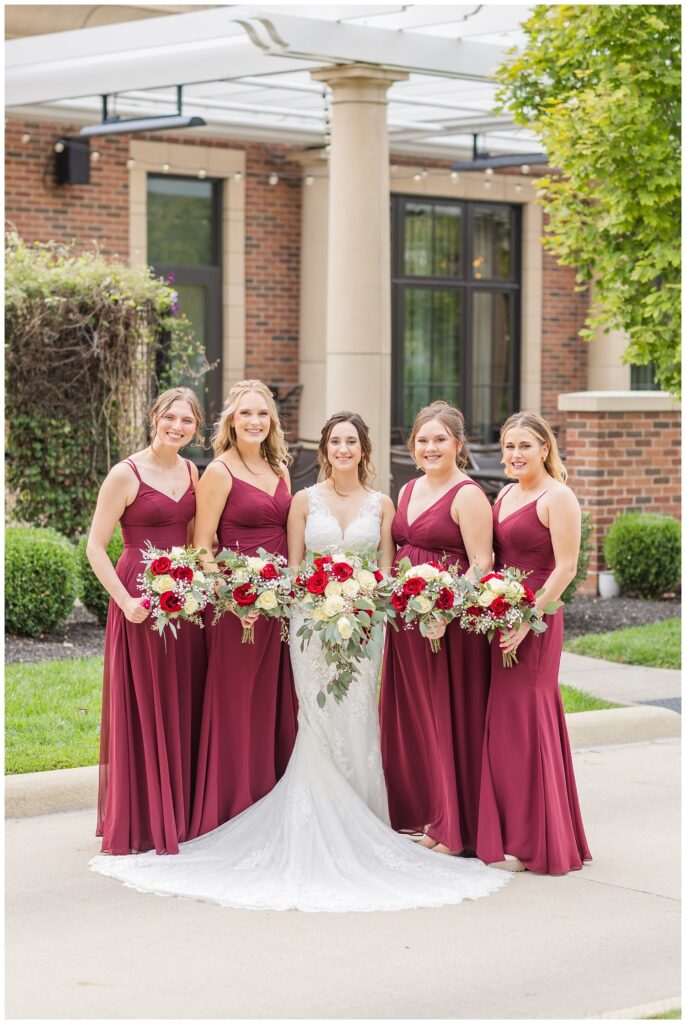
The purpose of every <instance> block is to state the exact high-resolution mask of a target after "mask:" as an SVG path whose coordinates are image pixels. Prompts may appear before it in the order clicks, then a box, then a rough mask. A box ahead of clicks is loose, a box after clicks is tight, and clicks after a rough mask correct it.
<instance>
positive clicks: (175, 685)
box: [96, 459, 206, 854]
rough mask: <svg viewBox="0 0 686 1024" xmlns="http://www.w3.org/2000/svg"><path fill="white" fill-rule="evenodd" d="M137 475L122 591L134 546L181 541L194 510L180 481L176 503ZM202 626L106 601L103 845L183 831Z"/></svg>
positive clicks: (130, 580)
mask: <svg viewBox="0 0 686 1024" xmlns="http://www.w3.org/2000/svg"><path fill="white" fill-rule="evenodd" d="M126 464H127V465H128V466H130V468H131V469H132V470H133V472H134V473H135V475H136V477H137V478H138V481H139V484H138V493H137V494H136V497H135V498H134V500H133V501H132V502H131V504H130V505H129V506H128V508H126V509H125V511H124V514H123V516H122V517H121V528H122V534H123V538H124V551H123V553H122V555H121V558H120V559H119V561H118V562H117V566H116V572H117V575H118V577H119V579H120V580H121V581H122V583H123V584H124V586H125V587H126V589H127V590H128V592H129V594H131V596H132V597H133V596H135V595H136V594H138V593H139V589H138V583H137V577H138V575H139V573H141V572H142V571H143V569H144V568H145V564H144V562H143V561H142V560H141V554H140V553H141V548H144V547H145V542H146V541H148V540H149V541H150V543H151V544H153V545H154V546H155V547H158V548H167V549H168V548H171V547H174V546H179V545H184V544H186V543H187V531H188V524H189V523H190V521H191V520H192V519H193V517H194V515H195V491H194V488H193V480H192V477H191V476H190V474H191V469H190V463H188V462H187V465H188V475H189V478H190V482H189V484H188V489H187V490H186V492H185V494H183V496H182V497H181V498H179V500H178V501H175V500H174V499H173V498H170V497H169V496H168V495H166V494H163V493H162V492H161V491H158V490H156V489H155V488H154V487H151V486H150V485H149V484H146V483H145V481H144V480H142V479H141V476H140V473H139V472H138V468H137V466H136V465H135V463H134V462H133V461H132V460H131V459H127V460H126ZM205 660H206V656H205V639H204V636H203V630H201V629H199V628H198V627H197V626H195V625H193V623H190V622H184V623H182V624H181V626H180V628H179V630H178V635H177V637H176V639H174V637H173V636H172V635H171V634H168V635H165V636H159V634H158V633H157V631H156V630H154V629H152V628H151V625H150V619H146V620H145V621H144V622H140V623H133V622H129V621H128V620H127V618H126V617H125V615H124V613H123V612H122V610H121V609H120V608H119V607H118V606H117V605H116V604H115V602H114V601H110V605H109V611H108V613H107V629H106V632H105V670H104V679H103V701H102V723H101V729H100V786H99V793H98V827H97V832H96V834H97V835H99V836H102V851H103V853H113V854H128V853H139V852H140V851H142V850H151V849H155V850H156V851H157V853H178V849H179V842H182V841H183V840H185V839H186V838H187V835H188V827H189V825H190V816H191V800H192V794H193V786H194V773H195V763H196V759H197V753H198V736H199V732H200V719H201V714H202V689H203V686H204V682H205Z"/></svg>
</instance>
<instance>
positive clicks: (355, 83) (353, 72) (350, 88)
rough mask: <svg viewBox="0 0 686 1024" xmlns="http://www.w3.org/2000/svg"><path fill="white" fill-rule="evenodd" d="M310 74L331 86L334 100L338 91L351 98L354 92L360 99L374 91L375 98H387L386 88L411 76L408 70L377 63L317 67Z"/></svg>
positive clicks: (316, 79) (318, 80) (317, 80)
mask: <svg viewBox="0 0 686 1024" xmlns="http://www.w3.org/2000/svg"><path fill="white" fill-rule="evenodd" d="M310 75H311V76H312V78H314V80H315V81H316V82H324V83H325V84H326V85H329V86H331V88H332V89H333V92H334V97H333V98H334V102H335V101H336V99H337V93H338V94H341V93H345V95H346V97H347V96H350V97H351V98H352V96H353V95H354V94H359V99H365V98H367V96H365V95H364V94H365V93H367V95H369V93H372V94H374V96H375V98H378V99H382V98H383V99H385V94H386V90H387V89H388V88H389V87H390V86H391V85H393V83H394V82H405V81H406V80H407V79H408V78H409V77H410V75H409V72H408V71H402V70H400V69H399V68H390V67H386V66H385V65H376V64H336V65H332V66H331V67H327V68H316V69H315V70H313V71H310Z"/></svg>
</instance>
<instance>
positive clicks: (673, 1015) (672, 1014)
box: [643, 1010, 681, 1020]
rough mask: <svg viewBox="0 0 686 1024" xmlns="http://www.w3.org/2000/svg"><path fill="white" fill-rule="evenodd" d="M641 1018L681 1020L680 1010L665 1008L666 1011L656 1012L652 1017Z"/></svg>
mask: <svg viewBox="0 0 686 1024" xmlns="http://www.w3.org/2000/svg"><path fill="white" fill-rule="evenodd" d="M643 1020H681V1010H667V1013H656V1014H655V1016H654V1017H644V1018H643Z"/></svg>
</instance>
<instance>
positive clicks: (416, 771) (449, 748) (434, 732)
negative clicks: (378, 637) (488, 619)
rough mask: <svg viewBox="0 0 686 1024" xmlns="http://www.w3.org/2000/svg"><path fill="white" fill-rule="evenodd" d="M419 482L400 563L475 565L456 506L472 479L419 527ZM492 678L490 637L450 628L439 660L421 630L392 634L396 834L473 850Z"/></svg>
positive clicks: (387, 704)
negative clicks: (416, 512)
mask: <svg viewBox="0 0 686 1024" xmlns="http://www.w3.org/2000/svg"><path fill="white" fill-rule="evenodd" d="M414 484H415V481H411V482H410V483H409V484H408V485H407V487H406V488H405V492H404V494H403V496H402V499H401V501H400V504H399V506H398V511H397V513H396V516H395V519H394V520H393V538H394V540H395V543H396V545H397V546H398V553H397V555H396V564H397V562H399V561H400V559H401V558H409V559H410V561H411V562H412V564H413V565H418V564H419V563H420V562H432V561H440V562H442V563H443V564H445V565H450V564H452V563H454V562H459V563H460V567H461V569H462V571H463V572H466V571H467V569H468V568H469V558H468V555H467V552H466V550H465V546H464V542H463V540H462V534H461V532H460V528H459V526H457V525H456V524H455V522H454V520H453V519H452V517H451V515H450V506H451V505H452V502H453V499H454V497H455V495H456V494H457V492H458V491H459V490H460V488H462V487H467V486H478V485H475V484H473V482H472V481H471V480H463V481H462V482H461V483H459V484H456V485H455V486H454V487H452V488H451V489H450V490H449V491H447V492H446V493H445V494H444V495H443V496H442V497H441V498H439V499H438V501H436V502H435V503H434V504H433V505H431V506H429V508H427V509H426V510H425V511H424V512H422V513H421V514H420V515H419V516H417V518H416V519H415V520H413V522H412V523H408V521H407V508H408V505H409V503H410V499H411V496H412V490H413V488H414ZM489 678H490V651H489V649H488V641H487V640H486V639H485V638H484V637H480V636H474V635H467V634H465V633H464V632H463V631H462V630H461V629H460V627H459V626H458V624H457V623H456V622H454V623H452V624H451V625H449V626H448V628H447V630H446V633H445V636H444V637H443V639H442V641H441V650H440V651H439V652H438V653H436V654H433V653H432V651H431V648H430V645H429V641H428V640H426V639H425V638H424V637H423V636H422V635H421V633H420V632H419V630H418V629H417V628H416V627H415V628H414V629H411V630H405V629H404V628H403V627H402V626H401V627H400V630H399V632H396V631H395V630H394V629H392V628H389V629H388V631H387V636H386V655H385V658H384V670H383V677H382V684H381V707H380V711H381V752H382V756H383V764H384V773H385V776H386V784H387V787H388V804H389V811H390V816H391V824H392V825H393V828H395V829H398V830H403V831H412V832H426V833H427V835H429V836H431V838H432V839H435V840H436V841H437V842H439V843H444V844H445V845H446V846H447V847H448V848H449V849H450V850H453V851H455V852H456V853H457V852H460V851H462V850H465V849H466V850H470V851H474V850H475V849H476V832H477V821H478V809H479V786H480V778H481V754H482V747H483V736H484V723H485V718H486V704H487V701H488V687H489Z"/></svg>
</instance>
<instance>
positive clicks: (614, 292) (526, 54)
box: [498, 4, 681, 394]
mask: <svg viewBox="0 0 686 1024" xmlns="http://www.w3.org/2000/svg"><path fill="white" fill-rule="evenodd" d="M522 28H523V30H524V32H525V33H526V41H525V43H524V45H523V46H522V47H520V48H519V49H518V51H516V52H513V55H512V57H511V58H509V59H508V60H507V62H506V63H505V64H504V65H503V66H502V67H501V69H500V70H499V72H498V77H499V79H500V82H501V83H502V90H501V93H500V100H501V102H502V103H503V106H504V107H506V108H507V109H508V110H510V111H511V112H512V113H513V114H514V116H515V120H516V121H517V123H519V124H521V125H526V126H527V127H529V128H531V129H532V130H533V131H534V132H535V133H536V135H537V136H538V138H539V139H540V140H541V142H542V144H543V148H544V149H545V151H546V152H547V154H548V157H549V167H550V170H549V171H548V173H547V174H546V175H545V177H543V178H539V179H538V180H537V181H536V183H535V184H536V188H537V189H538V191H539V196H540V198H541V201H542V204H543V208H544V210H545V213H546V215H547V225H546V244H547V246H548V248H549V249H550V250H551V251H552V252H553V253H554V254H555V255H556V256H557V258H558V260H559V262H560V263H562V264H563V265H565V266H570V267H574V268H575V270H576V272H577V282H578V285H579V290H580V291H581V290H584V289H586V288H587V287H588V286H589V285H590V284H591V283H593V306H592V308H591V311H590V315H589V317H588V320H587V323H586V328H585V330H584V331H582V332H581V333H582V336H583V337H585V338H587V339H589V340H590V339H591V338H593V337H594V336H595V335H596V333H597V331H598V330H601V331H604V332H606V331H608V330H612V329H619V330H621V331H623V332H625V333H626V334H627V335H628V337H629V344H628V346H627V348H626V351H625V353H624V359H625V361H626V362H629V363H634V364H638V365H645V364H647V363H649V362H651V361H653V362H654V364H655V374H656V378H657V380H658V382H659V383H660V385H661V386H662V388H663V389H664V390H666V391H670V392H673V393H675V394H680V392H681V361H680V350H681V340H680V339H681V333H680V277H681V268H680V260H681V245H680V209H681V139H680V131H679V122H680V108H681V8H680V6H679V5H678V4H644V5H643V4H641V5H639V4H628V5H627V4H598V5H591V4H539V5H537V6H535V7H533V8H532V13H531V16H530V17H529V18H528V19H527V21H525V22H524V23H523V25H522Z"/></svg>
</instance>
